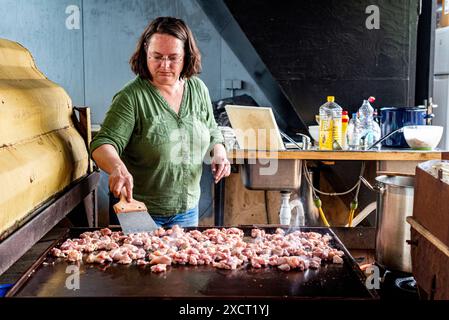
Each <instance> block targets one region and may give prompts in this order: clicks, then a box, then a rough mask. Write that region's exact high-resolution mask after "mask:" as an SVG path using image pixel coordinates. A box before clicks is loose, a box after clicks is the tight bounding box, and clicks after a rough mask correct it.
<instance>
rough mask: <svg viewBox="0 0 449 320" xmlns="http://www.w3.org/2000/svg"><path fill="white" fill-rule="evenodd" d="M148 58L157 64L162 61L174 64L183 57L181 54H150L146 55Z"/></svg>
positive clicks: (179, 61)
mask: <svg viewBox="0 0 449 320" xmlns="http://www.w3.org/2000/svg"><path fill="white" fill-rule="evenodd" d="M148 59H150V60H153V61H154V62H156V63H157V64H162V62H163V61H166V62H167V63H169V64H170V65H175V64H179V63H181V61H182V59H183V57H182V56H181V57H179V56H171V57H168V56H151V55H148Z"/></svg>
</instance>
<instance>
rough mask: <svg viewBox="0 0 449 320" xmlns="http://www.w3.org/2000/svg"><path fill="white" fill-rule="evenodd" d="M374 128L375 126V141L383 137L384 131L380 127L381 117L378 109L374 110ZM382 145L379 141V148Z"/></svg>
mask: <svg viewBox="0 0 449 320" xmlns="http://www.w3.org/2000/svg"><path fill="white" fill-rule="evenodd" d="M373 128H374V141H377V140H379V139H380V138H381V137H382V131H381V129H380V124H379V117H378V116H377V111H376V110H374V122H373ZM380 147H381V144H380V143H379V144H378V148H380Z"/></svg>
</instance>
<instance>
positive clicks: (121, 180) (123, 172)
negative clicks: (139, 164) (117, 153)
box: [109, 164, 134, 202]
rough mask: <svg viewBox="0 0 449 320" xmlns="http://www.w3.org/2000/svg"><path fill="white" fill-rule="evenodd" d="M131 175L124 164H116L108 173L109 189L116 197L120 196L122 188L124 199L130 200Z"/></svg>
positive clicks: (131, 192) (131, 196)
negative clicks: (124, 191)
mask: <svg viewBox="0 0 449 320" xmlns="http://www.w3.org/2000/svg"><path fill="white" fill-rule="evenodd" d="M133 186H134V184H133V177H132V175H131V174H130V173H129V171H128V169H126V166H125V165H124V164H117V165H116V166H115V167H114V169H113V170H112V171H111V173H110V174H109V190H111V192H112V193H113V194H114V196H115V197H116V198H120V193H121V191H122V189H123V188H125V190H126V195H125V196H126V200H127V201H128V202H130V201H131V200H132V198H133Z"/></svg>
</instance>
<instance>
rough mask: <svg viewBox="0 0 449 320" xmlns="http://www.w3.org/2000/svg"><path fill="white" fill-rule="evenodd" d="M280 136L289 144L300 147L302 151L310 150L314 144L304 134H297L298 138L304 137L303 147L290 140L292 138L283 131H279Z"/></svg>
mask: <svg viewBox="0 0 449 320" xmlns="http://www.w3.org/2000/svg"><path fill="white" fill-rule="evenodd" d="M279 132H280V134H281V135H282V136H283V137H284V138H285V139H287V140H288V141H289V142H291V143H293V144H294V145H296V146H297V147H298V149H300V150H308V149H310V146H311V144H312V141H311V140H310V138H309V137H308V136H306V135H305V134H302V133H296V135H298V136H302V146H300V145H299V144H298V143H297V142H296V141H295V140H293V139H292V138H290V136H288V135H287V134H286V133H284V132H282V131H281V130H279Z"/></svg>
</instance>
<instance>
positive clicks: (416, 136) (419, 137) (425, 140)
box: [404, 125, 443, 150]
mask: <svg viewBox="0 0 449 320" xmlns="http://www.w3.org/2000/svg"><path fill="white" fill-rule="evenodd" d="M442 135H443V127H442V126H425V125H422V126H406V127H404V138H405V141H407V144H408V145H409V146H410V148H412V149H416V150H432V149H434V148H435V147H436V146H437V145H438V143H440V140H441V137H442Z"/></svg>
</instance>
